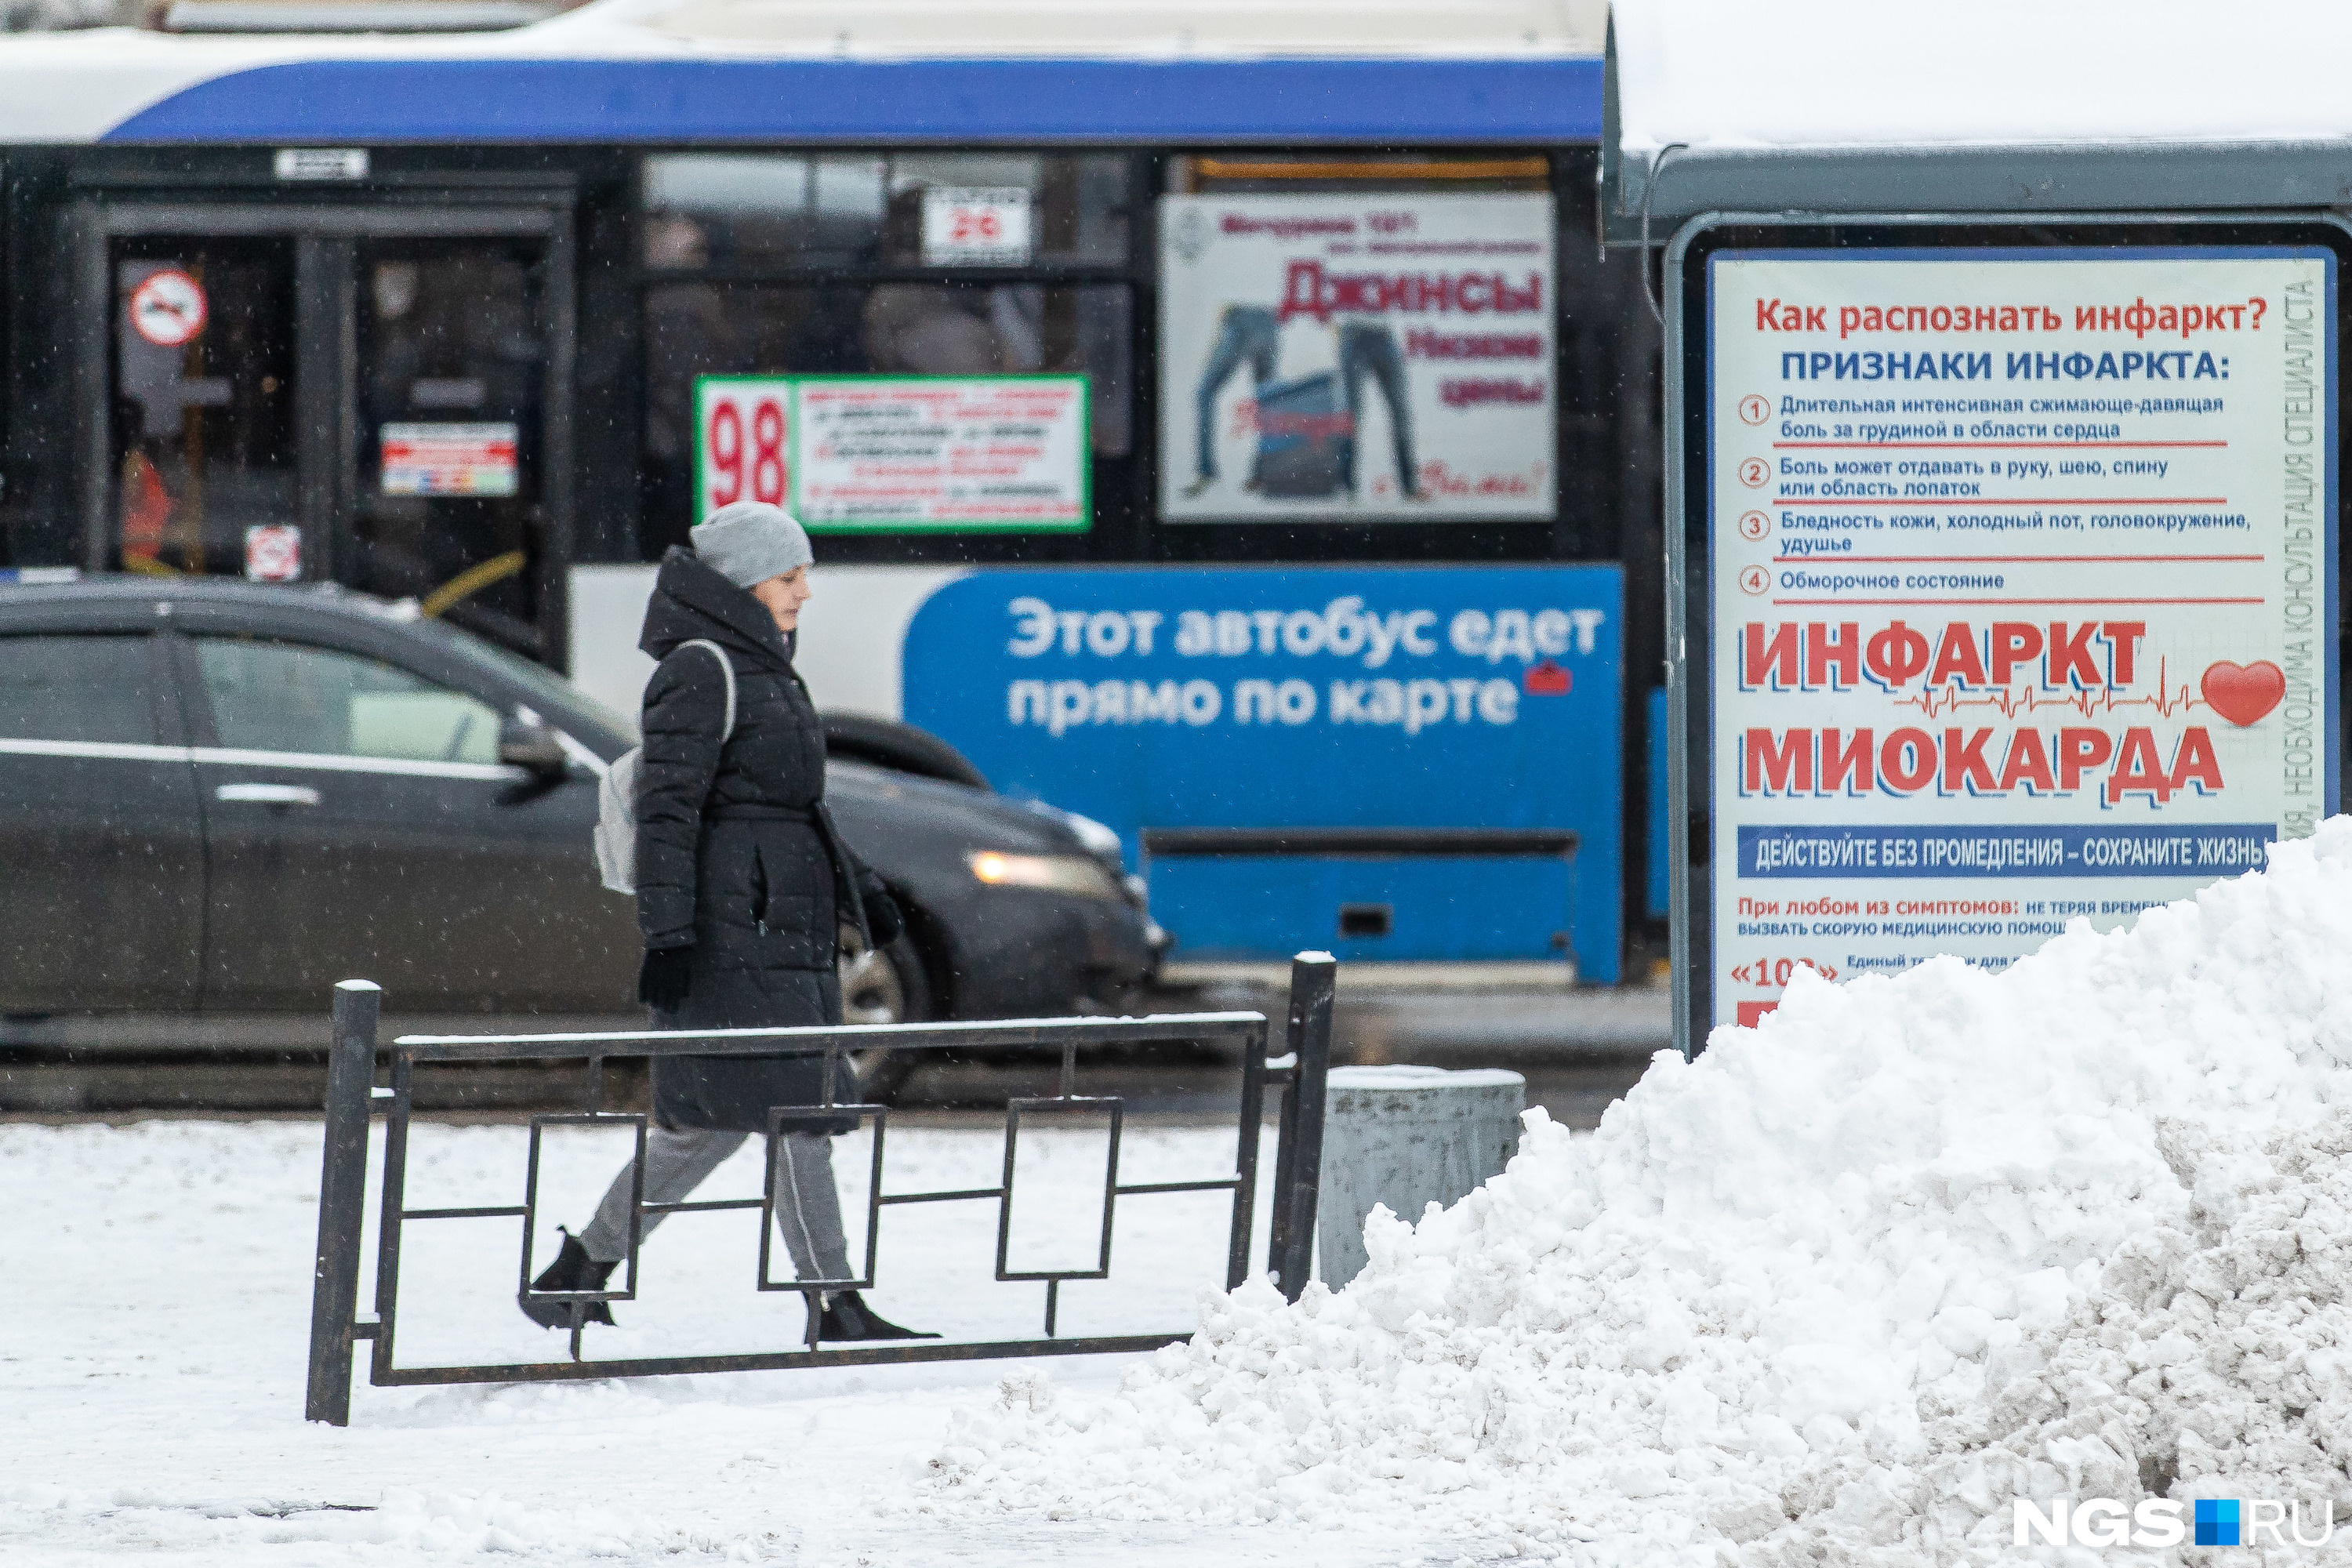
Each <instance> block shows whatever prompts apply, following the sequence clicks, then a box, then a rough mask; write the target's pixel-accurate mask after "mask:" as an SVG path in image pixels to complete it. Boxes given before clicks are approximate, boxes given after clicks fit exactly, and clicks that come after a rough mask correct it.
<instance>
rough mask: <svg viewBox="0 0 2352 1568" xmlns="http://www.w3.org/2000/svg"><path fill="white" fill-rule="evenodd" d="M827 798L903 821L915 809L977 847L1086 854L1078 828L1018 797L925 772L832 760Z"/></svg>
mask: <svg viewBox="0 0 2352 1568" xmlns="http://www.w3.org/2000/svg"><path fill="white" fill-rule="evenodd" d="M824 781H825V787H824V795H825V800H826V803H827V804H828V805H831V806H832V807H833V809H834V812H835V815H836V816H843V817H853V816H857V815H860V814H862V813H866V812H873V813H877V814H881V813H887V814H890V815H891V816H893V818H894V819H896V820H898V821H900V822H904V821H906V820H908V817H909V816H910V815H911V816H913V817H915V818H918V819H919V820H920V821H921V822H922V824H923V826H924V827H925V829H926V830H928V831H929V832H930V833H932V834H936V835H938V836H940V837H953V838H959V839H961V840H962V841H963V842H964V843H965V844H967V845H968V846H969V847H971V848H975V849H1007V850H1016V851H1021V852H1025V853H1030V854H1039V855H1083V854H1085V853H1086V847H1085V846H1084V845H1083V844H1082V843H1081V842H1080V841H1079V839H1078V837H1077V835H1076V834H1075V833H1073V832H1072V831H1071V830H1070V829H1069V828H1067V827H1066V826H1063V825H1062V824H1061V823H1059V822H1057V821H1055V819H1054V818H1052V817H1050V816H1045V814H1043V813H1041V812H1038V811H1035V810H1033V809H1031V808H1030V807H1029V806H1028V805H1024V804H1023V803H1022V802H1019V801H1013V800H1008V799H1006V798H1005V797H1004V796H1003V795H992V794H990V793H989V792H987V791H985V790H978V789H973V788H971V786H970V785H968V784H950V783H948V782H947V781H945V780H943V779H927V778H920V777H918V776H917V775H915V774H913V773H898V772H895V771H893V770H892V769H889V768H877V767H875V766H873V765H872V764H871V763H850V762H837V761H836V762H828V763H825V767H824Z"/></svg>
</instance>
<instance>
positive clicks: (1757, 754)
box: [1694, 247, 2338, 1024]
mask: <svg viewBox="0 0 2352 1568" xmlns="http://www.w3.org/2000/svg"><path fill="white" fill-rule="evenodd" d="M1708 268H1709V271H1708V310H1709V320H1708V323H1707V328H1706V330H1707V332H1708V338H1707V344H1708V349H1709V356H1710V363H1709V367H1708V384H1707V386H1706V389H1705V392H1704V396H1705V398H1706V420H1707V465H1706V467H1707V472H1706V486H1707V492H1708V493H1707V505H1708V509H1709V510H1708V523H1709V546H1708V548H1709V577H1708V587H1707V589H1706V594H1707V595H1708V596H1709V598H1710V600H1711V611H1712V625H1711V635H1710V637H1709V639H1708V644H1707V647H1708V660H1709V663H1710V666H1711V668H1709V669H1708V671H1707V674H1706V679H1707V680H1708V681H1709V682H1710V690H1711V698H1712V715H1713V732H1712V741H1713V747H1712V752H1713V781H1712V809H1713V814H1714V833H1713V860H1714V868H1715V875H1714V878H1713V887H1714V894H1713V898H1714V905H1713V910H1712V915H1713V930H1714V933H1715V937H1714V942H1713V950H1712V962H1713V965H1714V971H1713V973H1712V975H1711V976H1710V980H1711V989H1712V994H1713V996H1714V1021H1715V1022H1716V1023H1717V1024H1725V1023H1739V1024H1747V1023H1752V1022H1754V1021H1755V1020H1756V1019H1757V1018H1758V1017H1759V1016H1762V1015H1763V1014H1764V1013H1766V1012H1768V1011H1769V1009H1770V1008H1771V1007H1772V1006H1773V1005H1775V1004H1776V1003H1777V1001H1778V999H1779V997H1780V994H1781V991H1782V989H1783V987H1785V986H1786V984H1788V980H1789V977H1790V973H1792V972H1793V971H1794V970H1796V969H1798V968H1800V967H1802V968H1810V969H1813V970H1816V971H1818V972H1820V973H1822V974H1823V975H1826V976H1828V977H1830V978H1832V979H1833V980H1846V979H1851V978H1853V977H1854V976H1857V975H1863V974H1869V973H1885V972H1891V971H1895V970H1900V969H1903V968H1906V967H1907V966H1909V965H1911V964H1914V963H1920V962H1922V961H1923V960H1926V959H1927V958H1930V957H1933V956H1935V955H1937V954H1940V953H1949V954H1956V955H1958V956H1959V957H1962V958H1965V959H1968V960H1969V961H1972V962H1975V963H1984V964H1990V965H2000V964H2005V963H2008V962H2010V961H2011V960H2012V959H2014V958H2016V957H2019V956H2021V955H2022V954H2024V953H2027V952H2032V950H2033V949H2035V948H2037V947H2039V946H2040V945H2042V942H2046V941H2047V940H2049V938H2051V937H2052V936H2053V935H2056V934H2057V933H2059V932H2060V931H2063V930H2064V929H2065V927H2066V925H2067V922H2069V921H2074V920H2076V919H2084V920H2088V921H2091V922H2092V923H2093V924H2094V925H2095V926H2096V927H2098V928H2100V929H2108V928H2112V927H2115V926H2117V925H2120V924H2124V923H2126V922H2128V921H2132V920H2133V919H2134V918H2135V917H2137V915H2138V914H2139V913H2140V912H2141V911H2142V910H2146V909H2147V908H2148V907H2149V906H2151V905H2154V904H2158V903H2163V902H2165V901H2168V900H2173V899H2178V898H2180V897H2182V896H2184V895H2186V894H2188V893H2189V892H2191V891H2193V890H2194V889H2198V888H2200V887H2202V886H2204V885H2206V884H2208V883H2210V882H2212V881H2213V880H2215V879H2219V878H2222V877H2228V876H2233V875H2236V874H2238V873H2240V872H2242V871H2245V870H2248V869H2251V868H2255V867H2258V866H2260V865H2262V864H2263V858H2264V855H2265V852H2266V850H2265V847H2266V846H2268V845H2269V844H2270V843H2272V842H2273V841H2274V840H2276V839H2279V838H2283V837H2295V836H2299V835H2303V834H2307V833H2309V832H2311V831H2312V829H2313V828H2314V826H2315V825H2316V824H2317V823H2318V821H2319V820H2320V818H2321V817H2322V816H2325V815H2326V814H2328V813H2330V812H2332V811H2333V810H2334V809H2336V767H2337V764H2336V755H2337V752H2336V746H2337V734H2336V731H2337V720H2336V715H2337V711H2338V705H2337V695H2336V635H2335V629H2334V628H2335V626H2336V574H2335V570H2334V563H2335V560H2336V541H2335V523H2334V519H2335V515H2336V466H2335V452H2336V434H2335V422H2336V409H2335V405H2334V398H2333V392H2332V389H2333V387H2334V386H2335V380H2336V366H2335V364H2334V363H2333V354H2334V348H2333V338H2334V327H2333V322H2334V321H2335V300H2334V293H2335V288H2336V277H2335V262H2334V258H2333V256H2332V254H2331V253H2330V252H2328V251H2326V250H2323V249H2315V248H2294V247H2208V248H2181V249H2138V248H2114V249H2099V250H2036V251H2016V250H2002V251H1984V250H1965V249H1907V250H1895V249H1885V250H1852V251H1838V252H1805V251H1762V250H1749V251H1728V252H1725V253H1722V254H1718V255H1717V256H1716V257H1714V258H1711V259H1710V261H1709V263H1708ZM1694 678H1695V679H1696V672H1694Z"/></svg>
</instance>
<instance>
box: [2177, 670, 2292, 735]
mask: <svg viewBox="0 0 2352 1568" xmlns="http://www.w3.org/2000/svg"><path fill="white" fill-rule="evenodd" d="M2198 689H2199V690H2200V691H2202V692H2204V693H2205V700H2206V701H2208V702H2210V703H2211V704H2212V705H2213V711H2214V712H2216V713H2219V714H2220V715H2221V717H2222V718H2224V719H2227V720H2228V721H2230V722H2231V723H2232V724H2252V723H2257V722H2259V721H2261V719H2262V717H2263V714H2265V713H2268V712H2269V711H2270V710H2272V709H2273V708H2275V707H2277V706H2278V705H2279V699H2280V698H2282V697H2284V696H2285V695H2286V677H2285V676H2284V675H2282V674H2281V673H2280V672H2279V667H2278V666H2277V665H2274V664H2273V663H2272V662H2271V661H2270V660H2269V659H2266V658H2258V659H2256V660H2254V662H2253V663H2252V664H2247V665H2237V664H2231V662H2230V661H2229V660H2228V659H2226V658H2224V659H2220V660H2217V661H2216V662H2214V663H2213V664H2210V665H2209V666H2207V667H2206V669H2205V679H2203V680H2201V681H2200V682H2199V683H2198Z"/></svg>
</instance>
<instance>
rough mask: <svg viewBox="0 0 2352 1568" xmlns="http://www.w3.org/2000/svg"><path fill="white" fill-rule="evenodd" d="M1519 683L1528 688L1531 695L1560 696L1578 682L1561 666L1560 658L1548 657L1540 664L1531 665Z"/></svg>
mask: <svg viewBox="0 0 2352 1568" xmlns="http://www.w3.org/2000/svg"><path fill="white" fill-rule="evenodd" d="M1519 684H1520V685H1521V686H1523V687H1525V688H1526V689H1527V693H1528V696H1530V697H1560V696H1564V695H1566V694H1567V692H1568V690H1569V689H1570V687H1571V686H1573V685H1575V684H1576V678H1575V677H1574V676H1572V675H1570V673H1569V672H1568V671H1567V670H1565V669H1563V668H1560V666H1559V661H1558V660H1556V659H1549V658H1548V659H1545V660H1544V661H1543V662H1542V663H1540V664H1533V665H1529V666H1528V672H1527V674H1526V675H1525V676H1523V677H1521V678H1520V680H1519Z"/></svg>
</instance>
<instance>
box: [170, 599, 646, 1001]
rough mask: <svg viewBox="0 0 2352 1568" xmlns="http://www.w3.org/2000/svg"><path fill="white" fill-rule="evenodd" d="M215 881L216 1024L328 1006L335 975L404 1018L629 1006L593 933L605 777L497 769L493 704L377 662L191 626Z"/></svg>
mask: <svg viewBox="0 0 2352 1568" xmlns="http://www.w3.org/2000/svg"><path fill="white" fill-rule="evenodd" d="M182 668H183V672H184V674H183V679H184V681H185V683H186V685H187V687H188V689H189V690H190V692H191V695H192V704H191V706H192V710H193V716H194V718H195V720H196V722H197V724H198V726H199V730H198V735H199V740H200V742H202V743H200V744H199V745H198V746H197V747H196V748H195V749H194V758H195V768H196V775H197V781H198V788H199V791H200V793H201V795H202V797H203V799H204V801H205V807H206V811H207V818H208V823H209V829H208V833H207V837H206V846H207V859H208V864H209V868H210V877H209V880H208V889H209V891H208V897H207V910H208V915H209V921H208V931H209V938H208V940H207V942H206V944H205V963H204V1005H205V1008H206V1010H208V1011H224V1012H230V1011H241V1010H248V1009H260V1008H268V1009H277V1008H323V1007H324V1006H325V1005H327V1001H328V995H329V991H330V988H331V986H332V985H333V984H335V982H337V981H339V980H345V979H351V978H355V977H356V978H363V979H369V980H373V981H376V982H377V983H378V984H382V985H383V987H384V990H385V992H386V1002H387V1005H389V1006H392V1007H395V1008H398V1009H400V1010H402V1011H413V1010H418V1009H427V1010H451V1009H454V1010H468V1011H470V1010H490V1009H499V1010H511V1011H551V1010H552V1011H586V1010H599V1009H604V1010H609V1009H611V1008H614V1007H618V1006H621V1005H625V1003H626V1000H627V995H628V988H627V984H626V978H625V976H621V975H616V974H615V973H614V966H613V965H612V963H610V962H609V961H608V960H607V955H606V954H605V953H604V952H603V951H602V950H601V948H598V950H597V951H594V952H587V951H585V949H586V948H587V947H588V946H590V945H593V943H592V942H591V941H590V934H589V933H590V931H591V928H593V926H594V925H595V923H596V922H595V916H596V915H597V914H598V913H601V912H602V911H600V910H596V909H595V908H594V906H593V900H600V899H604V898H605V897H606V896H607V895H605V894H604V893H603V891H602V889H599V888H598V887H597V886H596V883H595V877H594V872H593V859H592V857H591V855H590V851H589V837H588V835H589V826H590V824H591V823H592V822H593V819H594V814H595V776H594V774H593V773H592V772H591V771H589V770H587V769H586V768H584V767H577V766H575V767H574V768H572V769H571V770H570V771H569V772H567V773H565V774H564V775H562V777H560V778H553V779H550V778H539V777H534V776H533V775H532V774H530V773H527V772H525V771H524V770H523V769H521V768H518V767H510V766H507V765H504V764H501V763H499V760H498V758H499V727H500V724H501V721H503V720H505V719H506V718H508V717H509V715H510V713H511V707H510V706H507V705H502V703H501V702H500V700H499V696H498V694H497V693H495V692H491V691H488V690H486V689H474V690H468V689H461V688H459V687H457V686H455V685H452V684H449V683H446V682H444V681H440V680H436V679H430V678H428V677H427V676H425V675H421V674H419V673H417V672H416V671H415V669H414V668H409V667H407V666H404V665H403V664H401V663H398V662H395V661H394V660H393V659H390V658H383V657H380V656H379V650H370V649H363V648H361V647H352V646H348V645H346V646H332V645H331V644H329V643H327V642H325V641H323V640H319V639H317V638H315V637H313V638H310V639H307V640H306V639H305V638H302V637H287V636H273V635H268V634H266V633H262V632H257V631H253V630H245V631H227V630H219V629H205V628H191V635H189V636H188V637H186V638H185V640H184V656H183V662H182Z"/></svg>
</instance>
